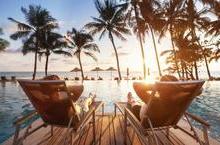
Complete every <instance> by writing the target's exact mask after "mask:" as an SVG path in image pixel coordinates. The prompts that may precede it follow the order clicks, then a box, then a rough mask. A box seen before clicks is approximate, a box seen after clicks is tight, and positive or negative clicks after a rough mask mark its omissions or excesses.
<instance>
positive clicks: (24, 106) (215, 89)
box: [0, 81, 220, 143]
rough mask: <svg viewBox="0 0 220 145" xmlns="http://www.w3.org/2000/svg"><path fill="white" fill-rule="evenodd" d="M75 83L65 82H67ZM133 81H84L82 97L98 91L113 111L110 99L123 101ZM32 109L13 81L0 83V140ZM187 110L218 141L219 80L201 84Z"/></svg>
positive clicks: (108, 109) (5, 137)
mask: <svg viewBox="0 0 220 145" xmlns="http://www.w3.org/2000/svg"><path fill="white" fill-rule="evenodd" d="M73 83H76V82H67V85H68V84H69V85H70V84H73ZM132 83H133V82H132V81H121V82H120V83H119V82H117V81H85V82H84V86H85V89H84V92H83V94H82V95H83V96H87V95H88V94H89V92H94V93H96V94H97V100H102V101H104V102H105V112H112V111H113V102H115V101H125V100H126V99H127V98H126V95H127V93H128V92H129V91H131V92H132V93H133V94H134V96H135V93H134V90H133V87H132ZM31 110H33V108H32V106H31V104H30V102H29V101H28V99H27V97H26V96H25V94H24V93H23V91H22V89H21V88H20V86H19V85H18V83H16V82H5V83H0V143H2V142H3V141H4V140H6V139H7V138H8V137H9V136H10V135H12V134H13V132H14V127H13V126H12V122H13V121H14V120H16V118H17V117H19V116H21V115H25V114H27V113H28V112H29V111H31ZM189 111H190V112H192V113H194V114H197V115H199V116H201V117H202V118H203V119H205V120H206V121H208V122H209V123H210V124H211V125H212V126H211V136H213V137H215V138H216V139H218V140H220V113H219V112H220V82H218V81H210V82H206V83H205V85H204V91H203V93H202V95H201V96H199V97H198V98H197V99H196V100H195V101H194V102H193V103H192V105H191V106H190V108H189Z"/></svg>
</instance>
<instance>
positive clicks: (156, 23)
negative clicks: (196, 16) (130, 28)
mask: <svg viewBox="0 0 220 145" xmlns="http://www.w3.org/2000/svg"><path fill="white" fill-rule="evenodd" d="M138 6H139V9H140V13H141V15H142V17H143V18H144V21H145V23H146V24H147V26H148V27H146V31H147V32H149V33H150V34H151V37H152V40H153V45H154V51H155V56H156V61H157V67H158V73H159V75H160V76H162V71H161V67H160V61H159V56H158V52H157V45H156V39H155V34H154V33H155V32H160V31H161V30H162V27H163V25H164V22H165V21H164V20H163V19H160V17H158V16H159V14H160V13H159V11H160V9H161V4H160V1H159V0H142V1H141V2H138Z"/></svg>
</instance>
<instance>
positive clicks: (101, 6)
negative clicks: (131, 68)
mask: <svg viewBox="0 0 220 145" xmlns="http://www.w3.org/2000/svg"><path fill="white" fill-rule="evenodd" d="M95 6H96V9H97V11H98V13H99V17H98V18H96V17H92V19H93V22H90V23H88V24H86V25H85V28H87V29H89V30H90V33H91V34H92V35H95V34H97V33H100V37H99V39H102V38H103V36H105V35H106V34H108V37H109V39H110V41H111V43H112V46H113V48H114V52H115V56H116V61H117V70H118V77H119V79H120V80H121V79H122V77H121V71H120V64H119V58H118V52H117V47H116V45H115V40H114V36H116V37H117V38H119V39H120V40H122V41H125V40H126V39H125V37H124V36H123V35H128V34H130V30H129V29H128V28H127V27H126V23H125V21H124V18H125V14H124V13H123V12H124V11H125V9H124V8H123V7H122V8H119V7H117V4H116V1H115V0H104V1H103V2H102V1H101V0H95Z"/></svg>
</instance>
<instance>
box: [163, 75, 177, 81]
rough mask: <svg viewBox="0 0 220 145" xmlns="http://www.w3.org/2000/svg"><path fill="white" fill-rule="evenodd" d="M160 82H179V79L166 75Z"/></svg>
mask: <svg viewBox="0 0 220 145" xmlns="http://www.w3.org/2000/svg"><path fill="white" fill-rule="evenodd" d="M160 81H161V82H163V81H178V79H177V78H176V77H175V76H172V75H164V76H162V77H161V78H160Z"/></svg>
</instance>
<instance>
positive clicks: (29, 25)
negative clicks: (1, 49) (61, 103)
mask: <svg viewBox="0 0 220 145" xmlns="http://www.w3.org/2000/svg"><path fill="white" fill-rule="evenodd" d="M21 11H22V13H23V14H24V17H25V21H26V22H20V21H17V20H15V19H13V18H8V19H9V20H10V21H12V22H13V23H15V24H17V31H16V32H15V33H14V34H12V35H11V38H12V39H13V40H17V39H26V41H28V39H30V40H29V41H32V42H34V44H35V46H34V47H31V50H30V51H26V52H33V51H34V53H35V56H34V72H33V79H35V77H36V70H37V55H38V51H39V50H40V47H39V46H40V43H41V39H42V37H43V36H42V35H43V34H44V33H45V32H46V31H47V30H52V29H54V28H57V27H58V25H57V23H56V19H54V18H53V17H52V16H51V15H50V13H49V11H47V10H46V9H44V8H42V7H41V6H35V5H30V6H29V8H24V7H21ZM25 49H28V47H26V46H25ZM33 49H34V50H33Z"/></svg>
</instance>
